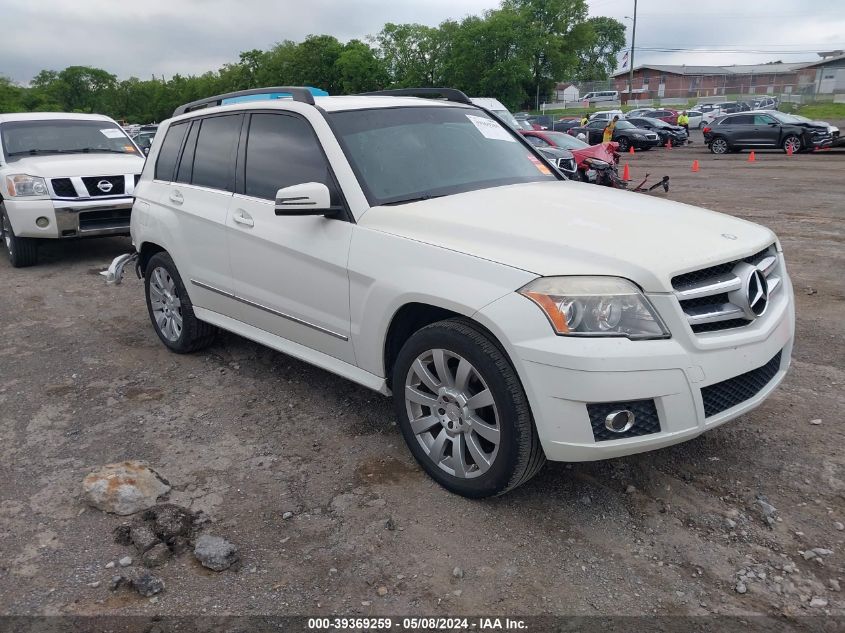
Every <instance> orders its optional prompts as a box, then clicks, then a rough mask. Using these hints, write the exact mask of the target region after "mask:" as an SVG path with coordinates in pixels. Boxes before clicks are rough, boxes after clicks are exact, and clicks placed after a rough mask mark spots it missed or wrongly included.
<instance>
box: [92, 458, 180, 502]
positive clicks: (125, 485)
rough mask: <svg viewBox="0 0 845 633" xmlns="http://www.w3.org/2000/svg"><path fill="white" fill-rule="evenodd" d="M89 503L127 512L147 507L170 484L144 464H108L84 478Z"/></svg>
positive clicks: (132, 462)
mask: <svg viewBox="0 0 845 633" xmlns="http://www.w3.org/2000/svg"><path fill="white" fill-rule="evenodd" d="M82 491H83V494H84V497H85V501H87V502H88V503H89V504H90V505H92V506H94V507H95V508H97V509H98V510H102V511H103V512H111V513H113V514H120V515H127V514H134V513H136V512H140V511H141V510H146V509H147V508H149V507H152V506H154V505H155V502H156V499H158V498H159V497H160V496H161V495H163V494H165V493H167V492H169V491H170V484H169V483H168V481H167V480H166V479H164V478H163V477H162V476H161V475H159V474H158V473H157V472H155V471H154V470H152V469H151V468H148V467H147V466H145V465H144V464H142V463H140V462H135V461H126V462H122V463H120V464H107V465H105V466H103V467H102V468H101V469H100V470H97V471H94V472H93V473H90V474H89V475H88V476H87V477H85V479H84V480H83V481H82Z"/></svg>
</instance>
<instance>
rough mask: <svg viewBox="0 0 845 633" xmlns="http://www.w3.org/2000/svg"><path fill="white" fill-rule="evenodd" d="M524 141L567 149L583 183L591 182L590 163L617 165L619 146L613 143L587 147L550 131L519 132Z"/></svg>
mask: <svg viewBox="0 0 845 633" xmlns="http://www.w3.org/2000/svg"><path fill="white" fill-rule="evenodd" d="M520 133H521V134H522V135H523V136H525V140H527V141H528V142H529V143H531V144H532V145H534V146H535V147H556V148H559V149H568V150H569V151H570V152H572V156H573V157H574V158H575V163H576V164H577V167H578V175H579V176H581V179H582V180H584V181H588V182H591V180H590V177H589V174H590V172H592V171H593V169H592V167H591V166H590V163H591V162H592V161H596V160H598V161H603V162H605V163H608V164H609V165H613V166H615V165H617V164H618V163H619V152H618V151H617V150H618V149H619V144H618V143H615V142H610V143H599V144H598V145H588V144H587V143H585V142H584V141H582V140H581V139H578V138H575V137H574V136H570V135H569V134H566V133H565V132H553V131H552V130H520Z"/></svg>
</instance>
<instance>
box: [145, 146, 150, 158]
mask: <svg viewBox="0 0 845 633" xmlns="http://www.w3.org/2000/svg"><path fill="white" fill-rule="evenodd" d="M149 155H150V148H149V147H145V148H144V156H149Z"/></svg>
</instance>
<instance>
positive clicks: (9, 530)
mask: <svg viewBox="0 0 845 633" xmlns="http://www.w3.org/2000/svg"><path fill="white" fill-rule="evenodd" d="M697 139H698V140H699V143H698V144H697V145H693V146H691V147H687V148H681V149H673V150H671V151H669V150H664V149H661V150H655V151H651V152H644V153H638V154H637V155H636V156H634V157H630V156H627V155H626V156H625V159H626V160H630V165H631V169H632V176H633V178H637V177H638V176H640V175H642V174H644V173H645V172H646V171H650V172H651V173H652V174H653V176H658V175H663V174H668V175H670V176H671V178H672V189H671V191H670V193H669V194H668V195H669V197H671V198H672V199H675V200H680V201H684V202H689V203H693V204H700V205H703V206H707V207H710V208H712V209H715V210H718V211H723V212H726V213H730V214H734V215H737V216H740V217H743V218H747V219H750V220H754V221H756V222H760V223H763V224H765V225H767V226H769V227H771V228H772V229H774V230H775V231H776V232H777V233H778V234H779V236H780V238H781V241H782V243H783V246H784V249H785V252H786V257H787V262H788V265H789V267H790V271H791V274H792V277H793V281H794V285H795V291H796V299H797V310H798V332H797V342H796V345H795V356H794V364H793V368H792V371H791V373H790V375H789V376H788V378H787V379H786V381H785V383H784V384H783V386H782V387H781V388H780V389H779V390H778V391H777V392H776V393H775V395H774V396H773V397H772V398H771V399H770V400H769V401H767V402H766V403H765V404H764V405H763V406H762V407H761V408H759V409H758V410H756V411H755V412H753V413H752V414H750V415H747V416H745V417H744V418H741V419H739V420H737V421H735V422H733V423H731V424H728V425H726V426H724V427H722V428H720V429H718V430H715V431H713V432H711V433H709V434H707V435H705V436H702V437H700V438H698V439H696V440H694V441H691V442H688V443H686V444H683V445H680V446H676V447H673V448H669V449H665V450H661V451H659V452H656V453H652V454H646V455H639V456H635V457H629V458H625V459H618V460H613V461H608V462H603V463H587V464H574V465H567V464H549V465H548V466H547V467H546V468H545V470H544V471H543V472H542V473H541V474H540V475H539V476H538V477H537V478H536V479H535V480H533V481H532V482H531V483H530V484H528V485H526V486H524V487H522V488H520V489H518V490H517V491H515V492H514V493H512V494H510V495H508V496H506V497H504V498H498V499H494V500H489V501H484V502H477V501H468V500H465V499H462V498H460V497H456V496H453V495H450V494H448V493H446V492H445V491H444V490H442V489H441V488H439V487H438V486H436V485H435V484H434V483H432V482H431V481H430V480H429V479H428V478H427V477H426V476H425V475H423V474H422V472H421V471H420V470H419V469H418V468H417V466H416V465H415V463H414V462H413V461H412V458H411V456H410V454H409V453H408V451H407V450H406V448H405V446H404V444H403V442H402V439H401V437H400V434H399V432H398V430H397V428H396V426H395V425H394V423H393V421H392V415H391V408H390V403H389V402H388V400H386V399H384V398H382V397H380V396H378V395H377V394H374V393H371V392H369V391H367V390H365V389H363V388H361V387H358V386H356V385H354V384H352V383H350V382H347V381H345V380H342V379H340V378H337V377H335V376H333V375H330V374H328V373H326V372H323V371H321V370H318V369H314V368H312V367H310V366H308V365H305V364H303V363H301V362H298V361H295V360H293V359H291V358H289V357H286V356H284V355H281V354H278V353H275V352H272V351H269V350H267V349H264V348H262V347H259V346H258V345H255V344H253V343H250V342H248V341H246V340H244V339H241V338H238V337H236V336H233V335H226V336H223V337H222V338H221V339H220V340H219V341H218V342H217V343H216V344H215V345H214V346H213V347H212V348H211V349H209V350H208V351H206V352H203V353H198V354H195V355H191V356H176V355H174V354H171V353H169V352H167V351H166V350H165V348H164V347H163V346H162V345H161V344H160V343H159V341H158V339H157V338H156V337H155V334H154V333H153V330H152V329H151V327H150V325H149V322H148V319H147V314H146V309H145V306H144V301H143V294H142V285H141V283H140V282H139V281H137V280H136V279H135V278H134V276H132V277H131V278H129V277H128V278H127V280H126V282H125V283H124V284H123V285H122V286H119V287H106V286H105V285H104V284H103V282H102V280H101V278H100V277H99V276H98V275H97V273H98V272H99V271H100V270H102V269H103V268H104V267H105V266H106V265H107V263H108V262H109V261H110V260H111V258H112V257H114V256H115V255H117V254H119V253H121V252H124V251H126V250H128V248H129V242H128V240H124V239H109V240H100V241H88V242H80V243H68V244H61V245H59V244H51V245H49V246H47V247H46V248H44V249H43V251H42V254H43V258H42V259H43V261H42V263H41V264H40V265H39V266H37V267H35V268H31V269H25V270H13V269H12V268H11V267H9V265H8V263H7V262H6V260H5V259H4V260H3V261H2V262H0V282H2V297H0V324H2V325H0V327H2V333H3V337H2V340H3V345H2V347H0V605H3V606H2V612H4V613H6V614H101V613H110V614H154V613H162V614H224V613H225V614H282V613H284V614H291V613H297V614H342V615H355V614H409V613H416V614H421V613H427V614H443V615H447V614H483V613H491V612H492V613H498V614H541V613H555V614H587V615H597V614H628V615H649V614H663V615H666V614H687V615H699V614H705V613H719V614H752V613H761V614H769V615H774V616H777V617H778V618H780V617H781V615H782V614H783V615H786V616H788V617H792V616H800V615H802V614H803V615H806V614H811V613H812V614H817V615H821V614H824V613H834V614H840V615H842V614H845V593H841V592H838V590H836V587H837V586H838V583H842V584H845V531H842V527H843V526H842V524H841V523H838V522H845V453H843V449H845V426H843V423H842V415H841V411H842V410H843V408H845V395H843V394H844V393H845V392H843V384H845V345H843V337H844V336H845V328H843V317H842V314H843V311H845V282H843V272H844V271H845V251H844V250H843V241H844V240H845V229H843V220H845V176H844V175H845V152H821V153H818V154H813V155H796V156H793V157H787V156H785V155H784V154H782V153H779V152H777V153H774V152H772V153H766V152H759V153H758V154H757V162H756V163H755V164H748V163H747V162H746V160H747V156H748V155H747V154H740V155H730V156H725V157H720V158H717V157H713V156H711V155H710V154H709V153H707V152H706V150H705V149H704V148H703V147H702V146H701V144H700V135H698V136H697ZM696 158H697V159H698V160H699V161H700V164H701V171H700V173H697V174H694V173H691V172H690V166H691V163H692V161H693V159H696ZM631 195H640V194H633V193H632V194H631ZM814 420H821V423H816V424H814V423H812V421H814ZM124 459H140V460H144V461H147V462H148V463H150V464H151V465H153V466H154V467H155V468H156V469H157V470H158V471H159V472H161V473H162V474H163V475H164V476H166V477H167V478H168V479H169V480H170V482H171V483H172V484H173V486H174V489H173V491H172V492H171V494H170V500H171V501H173V502H175V503H179V504H183V505H186V506H189V507H190V508H192V509H194V510H203V511H205V512H206V513H208V515H209V516H210V517H211V518H212V523H211V525H210V526H209V527H208V528H206V529H207V530H208V531H211V532H213V533H215V534H219V535H221V536H224V537H226V538H228V539H229V540H231V541H232V542H234V543H235V544H236V545H237V546H238V547H239V549H240V555H241V559H242V563H241V565H240V567H239V568H237V569H230V570H228V571H224V572H221V573H216V572H212V571H209V570H207V569H204V568H202V567H200V566H199V564H198V563H197V562H196V561H195V560H194V559H193V557H192V556H191V555H190V554H187V555H184V556H182V557H180V558H176V559H174V560H171V561H170V562H169V563H168V564H166V565H165V566H164V567H161V568H159V570H158V571H157V573H159V574H160V575H161V577H162V578H163V579H164V580H165V582H166V584H167V588H166V590H165V591H164V592H163V593H161V594H160V595H159V596H157V600H154V602H153V603H151V602H150V601H149V600H148V599H147V598H142V597H140V596H139V595H137V594H136V593H134V592H132V591H131V590H129V589H125V588H122V589H120V590H118V591H115V592H112V591H110V590H109V587H108V585H109V580H110V578H111V576H112V574H113V573H114V572H113V570H111V569H105V568H104V566H105V565H106V563H108V562H109V561H114V560H116V559H118V558H120V557H122V556H125V555H127V554H130V555H131V554H133V552H131V551H130V548H128V547H124V546H121V545H117V544H115V543H114V542H113V540H112V536H111V532H112V529H113V528H114V527H115V526H117V525H118V524H119V523H121V521H122V519H121V518H119V517H116V516H113V515H107V514H104V513H102V512H100V511H98V510H94V509H92V508H88V507H87V506H86V505H85V504H84V503H82V501H81V499H80V490H81V481H82V479H83V477H84V476H85V475H86V473H88V472H89V471H91V470H92V469H93V468H96V467H98V466H100V465H102V464H105V463H109V462H115V461H119V460H124ZM758 495H763V496H764V497H765V499H767V500H768V503H769V504H771V505H772V506H774V507H775V508H776V511H775V512H774V513H773V514H772V513H771V510H769V512H770V517H771V518H772V519H773V522H772V525H771V526H769V525H768V523H767V521H766V516H765V514H764V511H763V508H764V506H762V505H761V504H760V503H758ZM286 512H291V513H292V516H290V517H289V518H283V516H284V513H286ZM837 523H838V525H837ZM812 548H824V549H828V550H832V553H830V554H820V555H816V556H815V557H814V558H810V559H809V560H805V556H803V555H802V554H801V552H805V551H808V550H811V549H812ZM807 556H813V554H812V553H810V554H807ZM456 567H458V568H460V571H461V573H454V572H455V568H456ZM784 568H785V569H784ZM749 572H750V573H749ZM740 573H743V574H744V580H742V579H740V577H739V574H740ZM461 575H462V577H457V576H461ZM96 581H100V582H101V584H100V585H99V586H98V587H90V586H88V583H94V582H96ZM743 590H744V593H742V591H743ZM814 598H815V600H814V601H813V605H820V606H811V604H810V601H811V600H812V599H814ZM824 605H826V606H824Z"/></svg>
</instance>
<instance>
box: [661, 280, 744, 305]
mask: <svg viewBox="0 0 845 633" xmlns="http://www.w3.org/2000/svg"><path fill="white" fill-rule="evenodd" d="M741 286H742V281H741V280H740V278H739V277H737V276H736V275H734V274H733V273H726V274H724V275H717V276H716V277H712V278H711V279H704V280H702V281H699V282H695V283H691V284H687V285H685V286H681V287H680V288H677V289H676V291H675V294H676V295H678V298H679V299H681V300H682V301H683V300H685V299H695V298H696V297H707V296H709V295H714V294H719V293H722V292H731V291H732V290H738V289H739V288H740V287H741Z"/></svg>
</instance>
